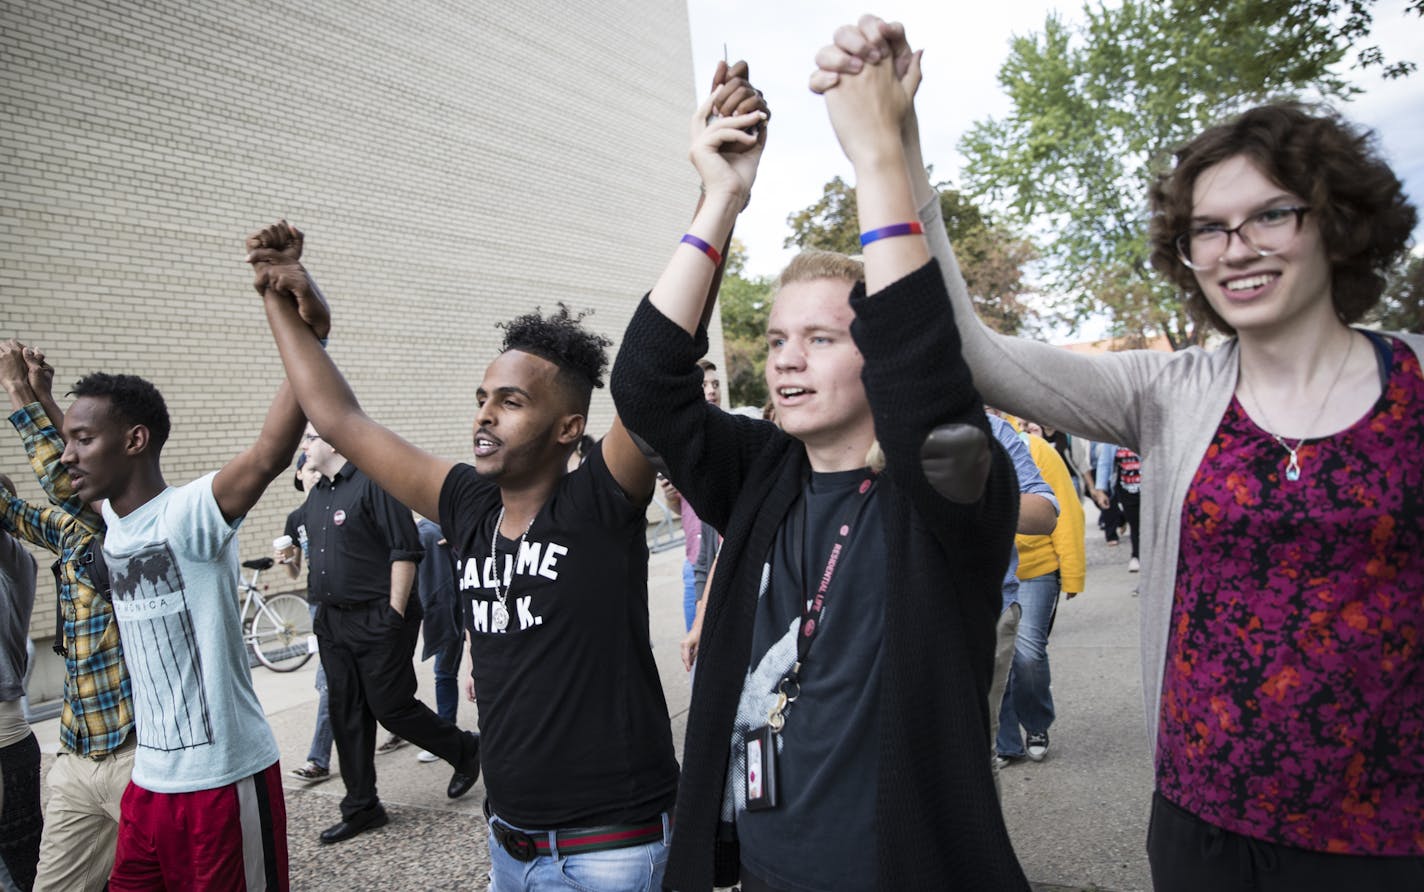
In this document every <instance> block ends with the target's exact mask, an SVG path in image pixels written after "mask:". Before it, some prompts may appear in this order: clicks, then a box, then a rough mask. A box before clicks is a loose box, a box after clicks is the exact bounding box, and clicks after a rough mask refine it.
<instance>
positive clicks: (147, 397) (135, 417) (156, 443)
mask: <svg viewBox="0 0 1424 892" xmlns="http://www.w3.org/2000/svg"><path fill="white" fill-rule="evenodd" d="M69 392H70V394H71V395H72V396H76V397H80V396H92V397H104V398H106V399H108V401H109V411H110V412H112V413H113V414H114V416H115V417H117V418H118V419H120V420H121V421H123V422H124V423H126V424H130V425H134V424H141V425H143V426H144V427H146V428H148V436H149V443H150V444H152V446H153V449H154V450H155V451H157V450H160V449H162V448H163V444H164V443H166V442H168V433H169V430H170V429H171V425H170V423H169V420H168V404H167V403H165V402H164V401H163V394H161V393H159V392H158V388H157V387H154V386H153V385H152V384H150V383H149V382H147V381H145V380H144V379H142V378H140V377H139V376H137V375H110V374H109V373H108V372H93V373H91V374H88V375H85V376H84V377H83V378H80V379H79V380H78V381H76V382H74V387H73V388H71V389H70V391H69Z"/></svg>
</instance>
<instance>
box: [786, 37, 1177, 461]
mask: <svg viewBox="0 0 1424 892" xmlns="http://www.w3.org/2000/svg"><path fill="white" fill-rule="evenodd" d="M919 57H920V53H919V52H915V51H913V50H911V49H910V46H909V43H908V41H907V40H906V37H905V30H904V28H903V27H902V26H901V25H899V24H898V23H887V22H885V21H883V20H881V19H879V18H877V17H876V16H872V15H867V16H862V17H861V19H860V21H859V22H858V23H857V24H856V25H853V26H851V25H847V26H843V27H842V28H840V29H838V30H837V31H836V33H835V37H834V42H833V44H832V45H829V46H826V47H824V48H822V49H821V51H820V52H819V53H818V54H817V56H816V64H817V71H816V72H815V73H814V74H813V75H812V76H811V88H812V89H813V90H817V91H818V92H819V91H824V90H827V89H830V88H831V87H833V86H835V85H836V84H837V83H840V82H841V81H843V80H844V79H845V77H846V75H848V74H853V73H855V72H858V71H860V70H862V69H863V67H864V66H865V65H866V64H867V60H869V59H871V58H885V59H891V60H893V61H894V64H895V66H896V68H897V71H898V72H899V73H900V74H902V76H903V75H904V73H905V72H906V71H907V70H908V68H909V65H910V62H911V61H916V62H918V60H919ZM914 86H915V89H918V81H916V82H915V85H914ZM913 95H914V91H913V90H912V91H911V96H912V97H913ZM900 136H901V142H902V146H903V151H904V156H905V159H906V169H907V173H908V174H909V176H910V180H911V188H912V190H913V195H914V201H915V204H916V207H917V218H918V219H919V221H920V222H921V224H922V225H923V227H924V230H925V236H926V238H927V239H928V242H929V248H930V252H931V253H932V254H933V255H934V257H935V258H936V259H937V260H938V261H939V264H940V273H941V275H943V277H944V281H945V289H946V291H948V293H949V298H950V302H951V303H952V304H953V306H954V315H955V321H956V323H957V324H958V326H959V330H960V338H961V341H962V343H963V349H964V358H965V360H966V361H967V362H968V363H969V367H970V369H971V370H972V371H973V373H974V380H975V384H976V386H977V387H978V389H979V391H980V392H981V393H982V394H983V395H984V399H985V400H986V401H987V402H989V403H991V404H993V405H995V406H998V407H999V408H1002V409H1005V410H1007V411H1009V412H1012V413H1014V414H1016V415H1019V416H1022V417H1028V418H1035V419H1037V420H1039V421H1043V422H1046V423H1049V424H1051V425H1053V426H1054V427H1057V428H1060V429H1063V430H1067V431H1069V432H1071V433H1074V434H1081V435H1087V436H1089V437H1090V438H1093V439H1106V440H1115V441H1117V442H1127V443H1130V444H1135V443H1137V442H1138V430H1139V424H1138V412H1139V410H1140V408H1141V401H1140V400H1139V396H1138V394H1139V391H1140V390H1141V389H1142V388H1143V387H1144V386H1145V385H1146V382H1148V381H1149V380H1150V379H1151V378H1152V376H1153V375H1154V374H1155V373H1156V372H1157V371H1158V370H1159V369H1160V368H1161V367H1162V365H1163V364H1164V363H1165V362H1166V361H1167V360H1168V359H1169V358H1170V357H1169V355H1168V354H1163V353H1158V352H1156V351H1145V350H1137V351H1126V352H1122V353H1108V354H1101V355H1095V356H1087V355H1084V354H1077V353H1072V352H1070V351H1067V350H1063V349H1060V348H1058V347H1054V346H1051V345H1049V344H1045V343H1042V342H1038V341H1031V340H1029V339H1027V338H1019V337H1012V336H1009V335H1001V334H999V333H997V332H995V331H993V330H992V329H990V328H989V327H988V326H986V325H984V323H983V322H981V321H980V320H979V317H978V315H977V313H976V312H975V309H974V303H973V300H972V299H971V298H970V295H969V290H968V288H967V287H966V286H965V282H964V277H963V275H962V274H961V272H960V269H959V264H958V261H957V260H956V259H955V256H954V251H953V249H952V248H951V246H950V242H949V236H948V233H947V232H946V230H945V227H944V217H943V214H942V212H941V209H940V203H939V195H938V193H937V192H936V190H935V188H934V186H933V185H932V184H931V183H930V180H929V174H928V172H927V170H926V169H925V165H924V160H923V156H922V152H921V149H920V135H919V124H918V120H917V119H916V116H915V114H914V110H913V107H911V109H910V111H909V113H908V114H907V115H906V116H905V118H904V120H903V127H902V128H901V131H900Z"/></svg>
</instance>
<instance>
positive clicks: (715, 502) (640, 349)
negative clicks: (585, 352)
mask: <svg viewBox="0 0 1424 892" xmlns="http://www.w3.org/2000/svg"><path fill="white" fill-rule="evenodd" d="M706 352H707V332H706V330H704V329H700V328H699V329H698V331H697V335H696V336H695V337H694V336H692V335H689V334H688V333H687V332H686V331H684V330H683V329H682V327H681V326H679V325H678V324H677V323H675V322H673V321H672V320H671V319H669V318H667V317H666V316H664V315H663V314H662V312H661V311H660V310H658V309H657V308H656V307H654V306H653V305H652V303H650V302H649V301H648V299H647V298H646V297H645V298H644V299H643V301H642V303H640V304H639V305H638V309H637V311H636V312H635V313H634V314H633V319H632V321H631V322H629V323H628V330H627V331H626V332H625V333H624V335H623V344H622V346H621V347H619V349H618V357H617V359H616V361H615V362H614V366H613V377H612V379H611V382H610V389H611V390H612V393H613V401H614V403H615V404H616V405H617V407H618V416H619V418H621V419H622V420H623V423H624V424H625V425H626V426H627V427H628V430H630V431H632V432H634V433H635V434H637V435H638V436H639V437H641V438H642V439H643V440H644V441H645V442H646V443H647V444H648V445H649V446H650V447H651V448H652V449H653V451H655V452H657V454H658V455H660V456H662V458H663V460H664V462H666V464H667V467H668V477H669V478H670V479H671V480H672V482H673V485H674V486H676V487H677V488H678V491H679V492H680V493H681V494H682V497H683V498H685V499H687V500H689V502H691V504H692V507H693V509H694V510H696V511H697V516H698V517H700V518H702V519H704V520H706V521H707V522H708V523H710V524H712V525H713V526H715V527H717V528H718V529H726V528H727V521H728V519H729V518H730V517H731V513H732V505H733V504H734V502H735V501H736V498H737V495H738V493H740V492H741V488H742V482H743V481H744V480H745V479H746V476H747V469H748V467H749V465H750V464H751V463H752V461H753V460H754V459H755V458H756V456H758V455H759V454H760V453H761V452H762V451H763V450H764V449H765V447H766V445H767V444H768V443H769V442H770V441H772V440H773V439H776V438H784V437H785V436H786V435H785V434H783V433H782V432H781V431H780V430H779V429H778V428H777V427H776V425H774V424H771V423H770V422H765V421H759V420H756V419H752V418H744V417H743V416H741V415H733V414H732V413H730V412H723V411H722V410H721V409H718V408H717V407H716V406H713V405H711V404H709V403H708V402H707V401H706V399H705V398H704V397H703V395H702V374H703V373H702V369H701V368H700V367H698V365H697V360H698V359H699V358H701V357H702V356H703V354H705V353H706Z"/></svg>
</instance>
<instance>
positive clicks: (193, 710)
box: [104, 473, 279, 793]
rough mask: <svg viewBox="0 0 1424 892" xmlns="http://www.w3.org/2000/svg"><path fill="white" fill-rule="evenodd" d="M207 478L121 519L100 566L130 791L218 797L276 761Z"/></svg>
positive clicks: (228, 543)
mask: <svg viewBox="0 0 1424 892" xmlns="http://www.w3.org/2000/svg"><path fill="white" fill-rule="evenodd" d="M215 476H216V474H215V473H214V474H208V475H207V476H205V477H201V478H199V479H197V480H194V481H193V482H192V483H189V484H187V485H185V486H178V487H174V486H170V487H168V488H167V489H165V490H164V491H163V492H161V493H159V494H158V495H157V496H155V497H154V498H153V499H151V500H150V501H148V502H147V503H146V504H144V505H143V506H142V507H140V508H138V509H137V510H135V511H134V512H133V513H131V514H129V515H128V516H127V517H119V516H118V515H117V514H115V513H114V510H113V509H112V508H111V507H110V506H109V504H108V503H107V502H105V503H104V520H105V522H106V523H108V533H107V534H106V536H105V538H104V558H105V559H106V560H107V561H108V564H109V580H110V584H111V587H112V597H113V602H114V616H115V617H116V618H117V619H118V621H119V635H120V637H121V638H122V639H123V643H124V665H125V666H126V667H127V668H128V671H129V678H130V679H132V682H133V703H134V714H135V726H136V727H137V729H138V751H137V753H136V754H135V756H134V769H133V781H134V783H136V784H138V785H139V786H140V787H143V788H144V789H146V790H152V791H153V792H156V793H187V792H192V791H195V790H208V789H212V788H214V787H221V786H225V785H227V784H230V783H232V782H234V781H236V780H239V779H241V778H244V777H247V776H249V775H253V774H256V773H257V772H259V771H262V770H263V769H265V768H267V767H268V766H270V765H272V764H273V763H274V762H276V761H277V758H278V755H279V753H278V750H277V741H276V739H275V738H274V737H273V736H272V729H271V728H270V727H269V726H268V724H267V719H266V717H265V716H264V715H263V713H262V705H261V704H260V703H259V702H258V701H257V694H256V692H254V691H253V689H252V672H251V670H250V669H249V668H248V662H247V650H246V648H245V647H244V645H243V640H242V619H241V617H240V616H239V604H238V599H237V579H238V572H239V570H238V550H237V527H238V526H239V524H241V522H242V521H241V519H240V518H239V519H238V521H237V522H235V523H231V524H229V523H228V522H227V521H226V520H225V519H224V518H223V515H222V511H221V509H219V508H218V503H217V499H216V498H215V497H214V496H213V478H214V477H215Z"/></svg>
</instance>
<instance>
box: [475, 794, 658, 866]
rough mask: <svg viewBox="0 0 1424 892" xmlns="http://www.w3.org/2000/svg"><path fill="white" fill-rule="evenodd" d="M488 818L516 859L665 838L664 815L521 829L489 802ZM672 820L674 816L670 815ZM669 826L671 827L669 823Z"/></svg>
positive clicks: (497, 838)
mask: <svg viewBox="0 0 1424 892" xmlns="http://www.w3.org/2000/svg"><path fill="white" fill-rule="evenodd" d="M485 817H487V818H489V819H490V832H491V833H493V834H494V839H495V842H497V843H499V845H500V848H502V849H504V850H505V851H506V852H508V853H509V856H510V857H511V858H513V859H514V860H516V861H533V860H534V859H535V858H541V857H545V856H548V855H553V854H554V853H555V852H556V851H557V852H558V854H559V857H563V856H564V855H580V854H585V853H588V852H606V851H609V850H611V849H628V848H632V847H633V846H642V845H647V844H648V843H651V842H658V841H660V840H662V838H663V832H664V830H663V827H664V823H663V815H658V816H657V817H656V818H652V819H649V820H647V821H639V822H637V823H634V824H607V825H604V826H602V827H573V828H568V829H564V830H520V829H519V828H517V827H512V826H510V825H509V824H507V823H505V822H504V821H503V820H501V819H500V818H499V816H497V815H495V814H494V813H493V812H491V811H490V806H489V801H488V800H486V801H485ZM668 820H669V822H670V821H671V816H669V817H668ZM668 826H671V824H670V823H669V825H668Z"/></svg>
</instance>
